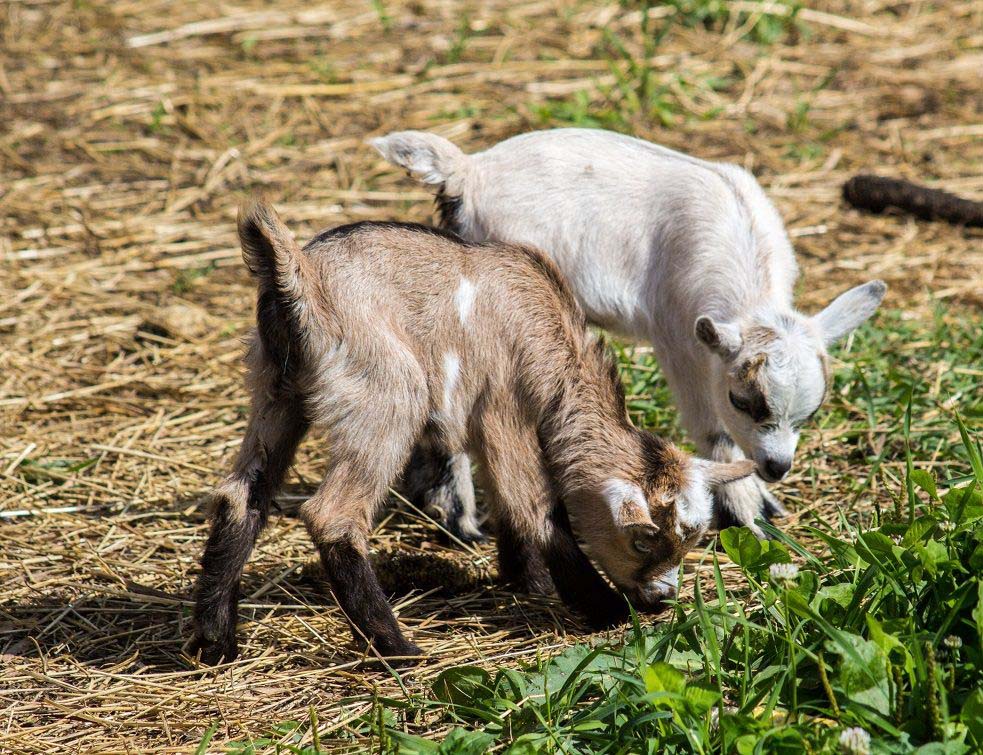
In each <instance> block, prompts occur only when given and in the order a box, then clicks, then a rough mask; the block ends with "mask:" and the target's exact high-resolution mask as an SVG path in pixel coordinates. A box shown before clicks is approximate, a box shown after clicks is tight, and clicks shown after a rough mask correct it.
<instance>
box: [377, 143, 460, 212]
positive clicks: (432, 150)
mask: <svg viewBox="0 0 983 755" xmlns="http://www.w3.org/2000/svg"><path fill="white" fill-rule="evenodd" d="M371 144H372V146H373V147H375V148H376V149H377V150H379V153H380V154H381V155H382V156H383V157H384V158H386V159H387V160H388V161H389V162H391V163H393V164H394V165H398V166H400V167H401V168H405V169H406V170H408V171H409V172H410V173H412V174H413V175H414V176H416V177H417V178H419V179H420V180H421V181H422V182H423V183H425V184H429V185H431V186H437V187H439V189H438V191H441V192H445V193H447V194H449V195H451V196H457V195H459V194H460V192H461V183H462V181H463V180H464V178H465V175H466V174H467V171H468V162H469V157H468V155H466V154H464V152H462V151H461V149H460V148H459V147H458V146H457V145H456V144H454V143H453V142H450V141H448V140H447V139H445V138H444V137H442V136H437V135H436V134H431V133H428V132H426V131H395V132H393V133H391V134H387V135H386V136H380V137H377V138H375V139H373V140H372V141H371Z"/></svg>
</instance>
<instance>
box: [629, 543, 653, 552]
mask: <svg viewBox="0 0 983 755" xmlns="http://www.w3.org/2000/svg"><path fill="white" fill-rule="evenodd" d="M631 547H632V548H634V549H635V552H636V553H641V554H642V555H648V554H649V553H651V552H652V547H651V546H650V545H649V544H648V543H646V542H645V541H644V540H633V541H632V543H631Z"/></svg>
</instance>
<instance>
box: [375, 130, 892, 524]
mask: <svg viewBox="0 0 983 755" xmlns="http://www.w3.org/2000/svg"><path fill="white" fill-rule="evenodd" d="M373 144H374V145H375V146H376V148H377V149H378V150H379V151H380V152H381V153H382V154H383V155H384V156H385V157H387V158H388V159H389V160H391V161H392V162H394V163H396V164H399V165H402V166H403V167H405V168H407V169H408V170H410V171H411V172H414V173H416V174H418V175H420V176H421V177H422V179H423V180H424V181H425V182H426V183H430V184H435V185H440V186H441V187H442V189H443V191H444V193H445V194H446V195H448V196H451V197H455V198H458V197H459V198H460V200H461V206H460V210H459V211H458V213H457V215H456V217H455V218H454V224H455V227H456V229H457V230H458V231H459V232H461V233H462V234H463V235H464V236H465V237H467V238H469V239H471V240H474V241H483V240H488V239H495V240H500V241H509V242H520V243H527V244H532V245H534V246H538V247H540V248H541V249H543V250H544V251H546V253H547V254H549V255H550V256H552V257H553V259H554V260H555V261H556V262H557V264H558V265H559V267H560V268H561V270H562V271H563V273H564V274H565V275H566V277H567V279H568V280H569V282H570V283H571V285H572V287H573V289H574V292H575V294H576V295H577V297H578V299H579V300H580V302H581V303H582V305H583V306H584V309H585V310H586V311H587V314H588V315H589V317H590V318H591V320H592V321H593V322H595V323H597V324H599V325H602V326H604V327H607V328H609V329H612V330H614V331H617V332H619V333H622V334H624V335H627V336H629V337H632V338H636V339H639V340H643V341H648V342H650V343H652V344H653V345H654V347H655V350H656V354H657V356H658V358H659V362H660V364H661V366H662V369H663V371H664V372H665V375H666V379H667V381H668V383H669V387H670V388H671V390H672V391H673V394H674V395H675V398H676V403H677V405H678V407H679V409H680V412H681V415H682V421H683V424H684V426H685V427H686V429H687V430H688V432H689V433H690V436H691V437H692V439H693V441H694V443H695V444H696V446H697V448H698V450H699V451H700V452H701V453H702V454H703V455H707V456H709V455H714V456H719V455H720V453H721V452H720V450H719V449H717V448H715V447H714V443H715V439H719V438H720V437H721V435H722V434H726V435H728V436H730V437H731V438H732V439H733V440H734V442H735V443H736V444H737V445H738V447H739V448H737V449H733V451H732V452H730V453H728V454H727V455H728V456H730V457H731V458H730V459H724V460H731V459H737V458H742V457H743V456H745V455H746V456H748V457H750V458H753V459H754V460H755V461H756V462H757V463H758V465H759V467H758V468H759V470H761V469H762V466H761V465H762V464H763V463H764V462H765V461H766V460H767V459H768V458H770V457H769V456H768V455H769V454H771V453H780V454H782V456H783V457H785V456H786V455H787V456H788V458H789V459H790V458H791V454H792V453H794V449H795V442H796V440H797V437H798V433H797V432H794V433H793V432H792V429H793V427H794V426H797V424H798V423H799V422H800V421H801V420H802V419H804V418H805V417H807V416H808V415H809V414H811V413H812V412H813V411H814V410H815V409H816V408H817V406H818V404H819V402H820V401H821V398H822V392H823V388H824V381H823V374H822V364H821V361H820V355H821V354H825V349H826V346H827V345H828V344H830V343H832V342H833V341H835V340H836V339H838V338H841V337H843V336H844V335H845V334H846V333H848V332H850V331H851V330H852V329H853V328H855V327H857V326H858V325H859V324H861V323H862V322H863V321H864V320H865V319H867V318H868V317H869V316H870V315H871V314H872V313H873V312H874V310H875V309H876V308H877V306H878V304H879V303H880V300H881V298H882V297H883V295H884V292H885V290H886V287H885V286H884V284H883V283H881V282H880V281H872V282H870V283H868V284H865V285H864V286H860V287H858V288H856V289H853V290H852V291H849V292H847V293H846V294H844V295H843V296H841V297H840V298H839V299H837V300H836V301H835V302H833V303H832V304H831V305H830V306H829V307H827V308H826V310H824V311H823V312H822V313H820V314H819V315H817V316H816V317H813V318H810V317H807V316H806V315H803V314H801V313H799V312H798V311H796V310H795V308H794V306H793V301H792V298H793V297H792V289H793V285H794V283H795V280H796V277H797V275H798V267H797V265H796V262H795V256H794V253H793V250H792V246H791V244H790V243H789V240H788V236H787V234H786V232H785V228H784V225H783V223H782V220H781V217H780V216H779V214H778V212H777V210H776V209H775V207H774V206H773V205H772V203H771V202H770V201H769V200H768V198H767V196H765V193H764V191H762V189H761V187H760V186H759V185H758V182H757V181H756V180H755V179H754V177H753V176H752V175H751V174H750V173H748V172H747V171H745V170H743V169H742V168H739V167H737V166H734V165H727V164H723V163H713V162H707V161H704V160H699V159H697V158H694V157H690V156H688V155H684V154H682V153H679V152H675V151H673V150H670V149H667V148H665V147H660V146H658V145H655V144H651V143H649V142H645V141H642V140H640V139H633V138H631V137H628V136H624V135H621V134H615V133H612V132H608V131H601V130H591V129H557V130H554V131H538V132H532V133H528V134H523V135H520V136H517V137H514V138H512V139H508V140H506V141H504V142H501V143H500V144H497V145H495V146H493V147H492V148H490V149H488V150H486V151H484V152H478V153H476V154H472V155H465V154H464V153H463V152H461V150H460V149H459V148H458V147H456V146H455V145H453V144H451V143H450V142H448V141H447V140H445V139H442V138H440V137H437V136H436V135H434V134H425V133H422V132H416V131H405V132H400V133H395V134H390V135H389V136H386V137H383V138H380V139H376V140H374V141H373ZM704 316H706V317H709V318H711V319H712V321H713V322H715V323H717V324H718V325H719V326H720V329H721V331H722V335H723V336H724V339H723V344H724V346H726V347H727V348H728V349H730V351H729V352H728V353H724V352H723V351H722V350H718V351H716V352H715V351H713V350H711V349H710V348H707V346H706V345H705V344H704V343H702V342H701V341H700V340H699V339H697V337H696V336H695V335H694V326H695V323H696V321H697V319H698V318H701V317H704ZM756 326H763V327H773V328H775V329H776V333H777V335H778V338H777V340H776V341H775V342H773V343H772V344H771V345H770V346H769V347H768V353H769V359H768V363H767V364H766V365H765V367H764V370H765V373H764V379H765V381H766V382H767V384H768V385H769V386H770V387H772V388H773V389H774V392H773V393H770V394H769V408H770V409H771V410H772V413H773V414H774V415H775V417H776V418H777V420H776V421H777V422H778V424H779V425H780V427H781V428H782V432H781V433H780V434H778V435H775V434H772V433H769V432H766V431H764V430H763V429H762V428H760V427H755V426H754V425H753V423H751V422H750V420H749V419H748V418H747V417H746V415H743V416H738V413H737V412H735V411H734V410H733V408H732V407H731V406H730V402H729V399H728V393H729V390H730V382H729V380H728V377H727V368H728V366H729V364H728V359H732V358H735V357H736V356H737V354H738V353H739V352H740V345H741V334H742V333H746V332H747V330H748V329H749V328H752V327H756ZM772 403H773V404H774V405H772ZM752 482H753V481H752ZM735 484H737V485H742V484H743V486H744V488H746V489H747V492H748V494H749V495H748V496H743V497H755V496H751V495H750V491H752V489H753V490H757V487H754V488H752V487H751V484H752V483H751V482H748V481H744V482H743V483H735ZM755 495H756V497H757V500H758V503H759V504H760V503H761V502H762V501H763V500H764V499H763V498H762V496H761V495H760V494H755ZM757 513H758V512H757V510H755V511H754V512H752V513H746V512H738V515H739V518H742V519H743V520H745V521H746V523H750V522H751V520H752V519H753V516H754V515H756V514H757Z"/></svg>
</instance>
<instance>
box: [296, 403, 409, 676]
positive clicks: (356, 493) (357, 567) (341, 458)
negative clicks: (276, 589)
mask: <svg viewBox="0 0 983 755" xmlns="http://www.w3.org/2000/svg"><path fill="white" fill-rule="evenodd" d="M377 408H378V407H377ZM420 414H421V415H422V411H421V412H420ZM378 416H380V417H384V418H387V419H386V421H385V422H384V423H379V424H375V423H373V422H371V420H370V419H368V418H364V420H363V422H362V423H361V425H360V434H359V436H358V437H352V438H346V437H344V428H337V430H338V431H339V432H340V433H341V436H340V437H338V436H337V435H336V437H334V438H332V444H331V450H330V457H329V458H330V461H329V468H328V472H327V474H326V475H325V478H324V481H323V482H322V483H321V486H320V488H318V490H317V492H316V493H315V494H314V495H313V496H312V497H311V498H310V500H308V501H307V502H306V503H304V505H303V506H302V507H301V517H302V518H303V519H304V522H305V524H306V525H307V531H308V532H309V533H310V535H311V539H312V540H313V541H314V543H315V545H317V548H318V551H319V553H320V554H321V562H322V564H323V565H324V571H325V573H326V575H327V577H328V581H329V583H330V584H331V589H332V591H333V592H334V595H335V597H336V598H337V600H338V604H339V606H340V607H341V610H342V611H343V612H344V614H345V617H346V618H347V620H348V622H349V624H350V625H351V628H352V633H353V634H354V636H355V639H356V641H364V642H365V643H368V644H370V645H372V646H373V647H374V648H375V650H376V651H377V652H378V653H379V654H380V655H381V656H383V657H387V658H393V657H419V656H421V655H422V654H423V653H422V652H421V650H420V648H418V647H417V646H416V645H414V644H413V643H412V642H410V641H409V640H407V639H406V637H405V636H404V635H403V633H402V631H401V630H400V628H399V624H398V623H397V622H396V617H395V616H394V615H393V612H392V608H390V606H389V601H388V600H387V599H386V595H385V593H383V591H382V588H381V587H380V586H379V581H378V579H377V578H376V576H375V572H374V571H373V570H372V565H371V563H370V562H369V559H368V537H369V534H370V532H371V529H372V522H373V518H374V515H375V511H376V509H377V508H378V506H379V504H380V503H381V502H382V501H383V500H384V498H385V496H386V493H387V491H388V489H389V485H390V484H391V483H392V482H393V480H394V479H395V478H396V476H397V474H398V473H399V471H400V469H401V468H402V465H403V464H405V462H406V459H407V458H408V457H409V454H410V450H411V448H412V444H413V441H414V439H415V436H416V435H418V434H419V432H420V431H421V430H422V424H423V423H422V418H419V417H417V416H415V414H414V412H413V411H412V407H408V408H406V407H404V408H393V410H392V411H391V412H385V411H380V412H379V413H378ZM388 418H395V419H396V421H395V422H392V423H391V422H390V420H389V419H388Z"/></svg>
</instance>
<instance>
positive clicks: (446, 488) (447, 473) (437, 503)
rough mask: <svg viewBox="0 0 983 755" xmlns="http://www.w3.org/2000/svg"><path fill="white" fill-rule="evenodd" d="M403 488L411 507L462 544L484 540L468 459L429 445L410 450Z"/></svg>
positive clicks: (462, 455)
mask: <svg viewBox="0 0 983 755" xmlns="http://www.w3.org/2000/svg"><path fill="white" fill-rule="evenodd" d="M403 489H404V490H405V492H406V495H407V497H408V498H409V499H410V500H411V501H413V503H414V504H416V505H418V506H420V507H421V508H423V510H424V511H426V512H427V513H428V514H430V515H431V516H434V517H435V518H436V519H437V520H438V521H440V523H441V524H443V525H444V527H445V528H446V529H447V532H448V533H450V534H451V535H452V536H453V538H455V539H457V540H460V541H461V542H463V543H478V542H483V541H484V540H485V533H484V532H482V530H481V525H480V524H479V523H478V511H477V506H476V505H475V500H474V482H473V480H472V477H471V459H470V457H469V456H468V455H467V453H465V452H463V451H461V452H458V453H450V452H448V451H447V450H445V449H443V448H440V447H437V446H434V445H432V444H429V443H419V444H417V446H416V447H415V448H414V449H413V454H412V455H411V456H410V461H409V463H408V464H407V465H406V472H405V473H404V475H403Z"/></svg>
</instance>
